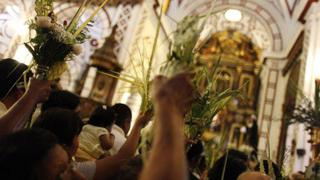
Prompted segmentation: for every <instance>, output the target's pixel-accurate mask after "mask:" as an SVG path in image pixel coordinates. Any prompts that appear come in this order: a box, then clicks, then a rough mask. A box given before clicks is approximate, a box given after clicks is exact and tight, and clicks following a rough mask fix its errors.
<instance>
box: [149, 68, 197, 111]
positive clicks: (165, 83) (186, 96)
mask: <svg viewBox="0 0 320 180" xmlns="http://www.w3.org/2000/svg"><path fill="white" fill-rule="evenodd" d="M192 76H193V75H192V74H189V73H181V74H178V75H176V76H174V77H173V78H171V79H167V78H165V77H163V76H157V77H156V78H155V79H154V82H153V91H154V92H153V96H154V99H155V101H161V100H162V99H163V98H168V99H169V102H170V104H171V105H174V106H175V107H176V108H177V109H178V110H179V112H180V113H182V114H185V113H186V112H187V111H188V110H189V109H190V107H191V103H192V101H193V99H194V91H193V87H192V85H191V82H190V81H191V78H192ZM168 105H169V104H168Z"/></svg>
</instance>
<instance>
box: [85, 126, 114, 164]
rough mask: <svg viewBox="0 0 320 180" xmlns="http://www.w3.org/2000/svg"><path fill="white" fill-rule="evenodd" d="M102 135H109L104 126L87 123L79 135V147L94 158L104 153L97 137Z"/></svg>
mask: <svg viewBox="0 0 320 180" xmlns="http://www.w3.org/2000/svg"><path fill="white" fill-rule="evenodd" d="M102 135H106V136H109V135H110V133H109V131H108V130H107V129H106V128H102V127H97V126H93V125H90V124H87V125H85V126H83V128H82V131H81V133H80V135H79V141H80V143H79V148H80V149H82V150H84V151H86V152H87V153H88V154H90V155H91V156H92V157H95V158H96V159H97V158H99V157H100V156H101V155H103V154H104V153H105V150H103V149H102V147H101V144H100V139H99V137H100V136H102Z"/></svg>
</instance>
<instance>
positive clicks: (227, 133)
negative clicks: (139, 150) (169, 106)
mask: <svg viewBox="0 0 320 180" xmlns="http://www.w3.org/2000/svg"><path fill="white" fill-rule="evenodd" d="M84 1H85V2H86V1H88V0H84ZM89 1H90V0H89ZM35 2H40V1H39V0H37V1H36V0H10V1H7V0H0V22H1V23H0V24H1V26H0V57H1V59H5V58H13V59H15V60H17V61H18V62H19V63H23V64H26V65H28V66H31V64H33V63H34V59H35V57H34V56H33V54H32V53H30V49H28V46H27V45H26V42H29V41H30V37H31V36H32V33H34V32H31V30H30V27H31V26H30V27H29V25H30V22H31V21H30V19H31V18H32V17H34V16H35V15H36V14H35V13H36V12H35ZM102 2H103V0H91V1H90V3H91V4H90V5H89V6H88V7H86V11H85V12H84V13H83V15H82V16H81V17H80V18H79V22H81V23H82V22H85V21H86V19H87V18H88V17H90V15H91V14H92V13H94V12H95V10H96V8H97V7H98V6H99V5H100V4H101V3H102ZM81 6H82V1H81V0H55V1H54V2H53V9H54V11H53V12H54V14H55V17H56V20H57V23H60V24H64V23H67V22H70V21H72V18H73V16H74V14H76V13H77V10H78V9H79V7H81ZM86 30H87V33H88V35H89V36H88V37H87V39H85V41H84V42H83V43H82V44H81V50H82V51H81V52H80V53H79V55H76V56H73V57H72V58H71V60H68V61H66V65H65V69H66V70H65V71H63V72H61V75H59V76H58V77H55V78H53V79H52V80H53V81H55V82H56V83H57V86H59V88H61V89H63V90H67V91H70V92H72V93H74V94H76V95H77V96H79V97H80V104H81V106H82V111H81V113H80V115H81V118H83V119H85V118H88V117H90V114H91V113H92V112H93V110H94V108H95V107H96V106H97V105H101V104H102V105H106V106H112V105H114V104H116V103H123V104H126V105H127V106H129V107H130V109H131V111H132V119H133V121H132V122H131V124H134V122H135V120H134V119H135V118H136V117H138V116H139V113H140V112H146V111H147V110H148V108H149V109H150V107H151V106H152V102H150V101H151V100H150V98H149V96H148V95H150V94H152V92H150V88H149V84H150V83H151V82H152V79H153V78H154V77H156V76H157V75H164V76H168V77H172V76H174V75H175V74H177V73H180V72H183V71H186V70H188V69H193V70H195V69H196V70H195V71H194V74H195V77H198V76H201V75H203V74H205V77H204V78H203V77H202V78H201V77H199V79H200V80H199V82H197V83H198V84H197V85H196V86H197V89H198V90H199V94H200V95H199V97H200V98H199V99H201V98H202V99H203V98H205V95H203V92H204V93H208V96H210V98H211V99H210V98H209V99H210V100H212V99H214V98H216V100H217V102H218V101H219V103H221V104H223V107H222V105H221V104H218V103H216V105H215V108H214V110H213V109H211V110H210V112H211V114H210V115H206V114H205V112H203V113H202V114H201V113H200V114H201V115H198V117H197V115H195V114H196V113H197V112H196V110H194V109H196V108H197V107H196V105H194V106H192V111H191V113H189V114H187V117H186V125H185V126H186V127H187V128H185V129H187V130H186V132H185V134H186V136H187V137H188V139H189V140H190V141H197V142H198V141H199V142H201V143H202V146H204V149H205V150H204V152H203V154H204V156H205V159H206V160H207V159H210V162H209V164H210V163H211V162H212V163H213V162H215V160H216V159H217V157H219V156H220V154H219V152H218V151H225V149H228V148H232V149H236V150H237V151H241V152H244V153H246V154H248V155H249V158H255V159H257V161H259V160H261V159H267V160H268V162H269V161H270V162H274V163H276V164H277V165H278V166H280V167H281V173H282V174H283V177H291V175H292V174H294V173H297V172H300V173H302V174H304V175H305V176H306V177H307V176H308V177H314V179H318V180H319V178H320V31H319V30H320V2H319V1H318V0H197V1H195V0H110V1H108V2H107V3H106V4H105V5H104V6H103V7H102V8H101V10H100V11H99V12H97V13H96V15H95V16H94V17H93V19H92V20H91V22H90V23H89V24H88V26H87V27H86ZM37 32H38V31H37ZM29 47H30V46H29ZM177 62H180V64H179V63H177ZM174 63H177V64H179V65H181V64H183V65H182V66H181V67H179V68H176V67H175V65H176V64H174ZM201 73H202V74H201ZM0 86H1V85H0ZM182 91H183V89H182ZM201 93H202V94H201ZM202 95H203V96H202ZM222 96H226V97H222ZM219 98H225V99H219ZM222 101H223V102H222ZM211 102H212V101H210V102H209V103H211ZM199 104H201V103H199ZM199 104H198V105H199ZM205 107H206V106H205V105H203V106H202V104H201V106H200V105H199V107H198V109H199V108H200V109H201V108H205ZM151 109H152V107H151ZM193 110H194V111H195V112H193ZM199 111H200V110H199ZM193 113H194V114H193ZM190 114H191V115H190ZM188 115H189V116H188ZM193 116H194V117H193ZM208 117H210V118H208ZM204 119H206V121H205V120H204ZM201 123H202V124H201ZM149 125H150V124H149ZM149 125H148V126H147V127H146V128H145V132H146V134H147V133H148V132H147V131H148V129H149V130H150V129H151V131H152V125H150V127H149ZM130 131H134V130H132V125H131V130H130ZM142 134H143V133H142ZM146 136H148V135H146ZM143 139H144V138H142V142H145V144H147V145H150V144H148V143H151V142H148V141H149V139H148V138H146V139H145V141H144V140H143ZM150 141H151V140H150ZM191 143H192V142H191ZM187 146H188V145H187ZM252 152H254V155H252ZM209 156H210V157H209ZM215 156H217V157H215ZM251 156H252V157H251ZM215 158H216V159H215ZM211 166H212V164H211ZM311 166H312V167H311ZM310 167H311V170H310ZM314 167H318V170H316V172H315V170H314V169H315V168H314ZM316 169H317V168H316ZM318 171H319V172H318ZM197 172H199V171H197ZM310 173H311V174H313V175H310ZM314 173H316V175H314ZM209 174H210V173H209ZM267 174H268V173H267ZM269 175H270V174H269ZM270 176H271V175H270ZM271 177H272V176H271ZM206 178H207V177H206V175H204V177H201V176H200V175H199V178H197V179H206ZM273 179H278V178H273ZM292 179H294V178H292ZM306 179H308V178H306ZM310 179H311V178H310Z"/></svg>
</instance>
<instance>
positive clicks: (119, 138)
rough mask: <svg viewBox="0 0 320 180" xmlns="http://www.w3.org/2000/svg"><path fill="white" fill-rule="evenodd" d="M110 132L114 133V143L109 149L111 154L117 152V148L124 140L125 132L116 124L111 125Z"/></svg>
mask: <svg viewBox="0 0 320 180" xmlns="http://www.w3.org/2000/svg"><path fill="white" fill-rule="evenodd" d="M111 132H112V134H113V135H114V144H113V147H112V148H111V149H110V150H109V152H110V154H111V155H115V154H117V153H118V151H119V149H120V148H121V147H122V145H123V144H124V143H125V142H126V140H127V138H126V134H125V133H124V131H123V130H122V129H121V128H120V127H119V126H117V125H115V124H114V125H113V126H112V131H111Z"/></svg>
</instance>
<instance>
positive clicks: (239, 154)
mask: <svg viewBox="0 0 320 180" xmlns="http://www.w3.org/2000/svg"><path fill="white" fill-rule="evenodd" d="M228 156H232V157H234V158H237V159H241V160H242V161H244V162H247V161H248V155H246V153H244V152H241V151H238V150H236V149H229V150H228Z"/></svg>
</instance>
